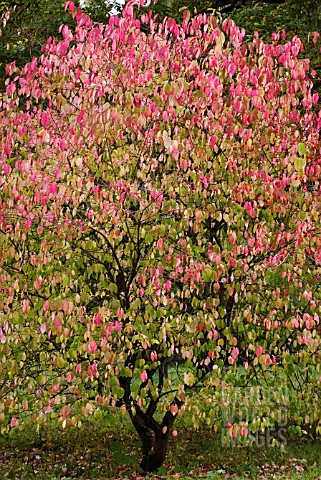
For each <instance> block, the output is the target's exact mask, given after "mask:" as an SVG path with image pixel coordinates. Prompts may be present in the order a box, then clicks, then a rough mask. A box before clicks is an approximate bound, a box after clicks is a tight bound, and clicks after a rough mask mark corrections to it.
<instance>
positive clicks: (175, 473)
mask: <svg viewBox="0 0 321 480" xmlns="http://www.w3.org/2000/svg"><path fill="white" fill-rule="evenodd" d="M138 462H139V442H138V438H137V436H136V433H135V432H134V430H133V428H132V426H131V424H130V422H129V421H128V420H127V417H125V418H124V417H119V423H118V424H117V425H116V426H115V427H113V428H111V427H108V426H107V425H105V424H104V422H103V421H100V422H99V421H98V420H95V419H88V420H86V422H85V423H84V426H83V428H82V429H70V430H60V429H57V428H48V430H47V432H46V435H45V439H41V438H40V436H39V434H37V433H36V432H35V431H33V430H30V429H29V430H21V431H20V432H16V433H15V435H6V436H3V437H1V438H0V477H1V480H7V479H10V480H34V479H37V480H71V479H82V480H91V479H96V480H98V479H99V480H104V479H111V478H112V479H126V478H127V479H134V478H138V479H139V478H143V474H142V472H139V467H138ZM145 478H148V479H166V478H173V479H174V478H178V479H182V480H187V479H201V478H203V479H216V480H219V479H228V478H231V479H232V478H233V479H239V480H241V479H253V480H254V479H255V480H259V479H261V480H264V479H293V480H294V479H302V480H317V479H318V480H319V479H320V478H321V442H320V441H319V440H318V441H314V440H312V439H311V438H301V439H294V440H288V441H287V444H286V445H285V447H284V449H280V448H272V447H271V448H269V447H240V446H236V447H226V446H225V447H224V446H222V442H221V436H220V435H215V434H214V433H213V431H211V430H208V429H205V428H204V429H203V430H201V431H191V430H187V429H179V433H178V437H177V438H176V439H175V440H173V441H172V442H171V444H170V449H169V452H168V457H167V461H166V464H165V466H164V467H163V468H162V470H161V472H160V473H159V474H158V475H149V476H147V477H145Z"/></svg>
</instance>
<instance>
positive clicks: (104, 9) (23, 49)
mask: <svg viewBox="0 0 321 480" xmlns="http://www.w3.org/2000/svg"><path fill="white" fill-rule="evenodd" d="M114 3H115V4H117V2H114ZM76 4H77V5H78V6H79V2H78V1H77V2H76ZM63 5H64V2H63V1H62V0H59V1H58V2H57V1H55V0H34V1H32V2H30V1H29V0H18V1H16V0H5V1H2V2H1V3H0V20H1V18H2V17H4V16H5V15H6V14H7V13H9V16H8V17H7V21H6V25H5V27H4V28H3V29H2V35H1V36H0V48H1V52H2V53H1V59H0V79H1V81H0V88H2V87H3V83H4V77H5V74H4V69H5V65H6V64H8V63H10V62H13V61H15V62H16V65H17V66H18V67H23V66H24V65H25V64H26V63H27V62H30V61H31V60H32V58H33V57H35V56H39V55H40V53H41V49H42V46H43V44H44V43H45V42H46V40H47V39H48V37H50V36H53V37H57V35H59V33H58V29H59V27H60V26H61V25H62V24H68V26H69V27H70V28H72V27H74V26H75V22H74V21H73V19H72V17H71V16H70V15H68V14H67V13H66V12H65V10H64V7H63ZM111 9H112V5H111V4H110V3H109V2H105V1H103V0H90V1H89V0H87V2H86V5H85V6H84V11H85V12H86V13H89V14H90V15H91V17H92V19H93V20H95V21H99V22H107V20H108V17H109V14H110V11H111ZM58 38H59V37H58ZM61 38H62V37H61ZM2 79H3V83H2Z"/></svg>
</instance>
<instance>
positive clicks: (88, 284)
mask: <svg viewBox="0 0 321 480" xmlns="http://www.w3.org/2000/svg"><path fill="white" fill-rule="evenodd" d="M134 3H135V2H134V1H131V2H129V3H128V4H127V5H126V8H125V10H124V11H123V17H122V18H118V17H116V16H112V17H111V18H110V20H109V23H108V24H107V25H106V26H104V25H103V24H95V23H93V22H92V20H91V19H90V17H89V16H87V15H84V14H83V13H82V12H81V11H80V10H78V9H76V8H75V7H74V4H73V3H72V2H68V3H67V7H68V8H69V11H70V12H71V14H72V15H73V17H74V18H75V20H76V22H77V26H76V28H75V33H73V32H72V30H71V29H70V28H69V27H68V26H65V27H63V28H62V30H61V33H62V35H63V40H62V41H59V42H58V41H55V40H53V39H49V40H48V42H47V44H46V47H45V50H44V53H43V55H42V56H41V57H40V59H39V60H37V59H34V60H33V61H32V62H31V63H30V64H27V65H26V66H25V67H24V68H23V69H22V70H21V71H20V72H17V71H16V67H15V65H14V64H11V65H9V66H8V67H7V72H8V74H11V75H12V81H11V83H9V84H8V86H7V90H6V94H3V95H2V97H1V113H0V115H1V122H0V128H1V138H2V143H1V160H0V162H1V163H0V168H1V177H0V186H1V200H0V248H1V250H0V252H1V255H0V291H1V297H0V298H1V300H0V325H1V328H0V352H1V357H2V362H1V363H0V379H1V386H0V421H1V422H2V429H3V430H4V431H6V430H7V429H12V428H16V427H18V426H19V425H22V424H27V425H28V424H30V422H34V423H37V424H42V423H45V422H47V421H49V420H50V419H57V420H58V422H59V424H60V425H61V427H62V428H65V427H71V426H76V425H78V424H79V422H80V421H81V418H82V416H88V415H91V414H93V415H97V416H99V415H101V414H102V413H103V412H104V411H106V410H107V409H108V408H110V406H112V407H113V408H114V407H120V408H122V410H123V412H124V413H126V412H127V413H128V414H129V416H130V418H131V420H132V423H133V425H134V427H135V429H136V431H137V433H138V435H139V437H140V439H141V441H142V455H143V458H142V463H141V466H142V468H143V469H144V470H145V471H155V470H157V469H158V467H160V466H161V465H162V464H163V462H164V459H165V455H166V451H167V446H168V442H169V439H170V437H171V435H173V434H174V435H176V431H175V430H173V425H174V422H175V419H176V418H177V416H178V415H183V413H184V409H186V411H187V412H188V415H190V417H189V418H190V419H191V422H192V424H193V426H195V427H197V426H198V425H200V424H202V422H203V421H206V423H207V424H209V425H214V427H215V428H218V423H219V421H220V419H219V418H218V417H217V416H216V412H217V405H218V402H219V401H220V400H222V398H223V395H224V394H225V392H227V394H228V401H233V392H235V389H237V388H238V387H243V388H245V387H246V386H249V387H251V388H254V387H255V386H260V385H261V384H262V383H266V385H267V386H268V388H269V389H270V390H273V389H275V388H276V386H278V385H280V386H282V388H283V387H284V386H286V385H288V387H289V392H290V393H289V395H288V397H289V412H292V413H291V421H292V422H293V423H294V424H298V425H303V424H304V423H307V422H310V423H312V424H314V425H315V426H316V427H317V431H319V430H318V429H319V426H318V422H320V411H321V410H320V409H316V408H315V405H316V404H317V403H318V402H320V380H321V376H320V375H321V374H320V363H319V361H320V348H319V347H320V335H319V332H318V324H319V315H320V300H321V299H320V266H321V235H320V220H319V214H318V212H319V211H320V185H319V178H320V171H321V164H320V139H319V131H320V124H321V119H320V116H319V115H318V113H317V109H316V112H315V106H317V104H318V95H317V94H312V93H311V89H312V81H311V77H310V74H309V61H308V60H304V59H299V58H298V54H299V52H300V49H301V42H300V40H299V39H298V38H293V39H292V40H291V41H288V42H286V43H284V44H279V43H278V40H277V38H275V39H274V40H273V42H272V43H271V44H267V43H264V42H263V41H261V40H260V39H259V37H258V36H256V37H255V38H254V40H253V42H252V43H250V44H243V38H244V34H245V32H244V31H243V30H240V29H239V28H238V27H236V26H235V24H234V22H233V21H231V20H228V21H227V20H226V21H224V22H223V23H222V25H221V26H219V25H218V21H217V19H216V17H215V16H212V15H210V16H206V15H204V14H203V15H200V16H198V17H196V18H192V19H191V18H190V16H189V13H188V12H185V14H184V22H183V24H182V26H181V27H179V26H178V25H177V24H176V22H175V21H174V20H173V19H167V20H165V21H164V22H163V23H162V24H161V25H156V24H155V23H154V20H153V17H152V14H151V13H150V14H148V15H146V16H145V17H143V18H142V19H141V21H142V22H145V23H146V24H148V25H149V28H148V30H149V33H148V34H145V33H143V32H142V31H141V29H140V22H139V21H138V20H137V19H136V18H135V17H134V16H133V12H132V9H133V5H134ZM282 395H283V394H282ZM244 397H246V395H245V396H244ZM231 399H232V400H231ZM226 401H227V400H226V397H225V402H226ZM244 401H245V400H244ZM277 409H278V406H277V405H275V404H272V403H271V405H268V410H267V412H268V413H266V412H265V413H264V412H263V410H262V411H260V415H261V419H260V417H259V419H257V418H256V419H255V422H254V421H253V422H246V419H244V418H240V419H239V423H237V422H236V423H235V424H233V425H232V426H231V429H230V430H229V432H230V435H231V436H233V437H235V436H237V435H239V436H240V437H242V438H245V439H246V438H247V436H248V434H249V433H251V432H255V431H257V429H258V428H260V426H261V425H262V426H264V425H266V422H269V424H273V422H276V418H277ZM222 428H224V425H223V426H222Z"/></svg>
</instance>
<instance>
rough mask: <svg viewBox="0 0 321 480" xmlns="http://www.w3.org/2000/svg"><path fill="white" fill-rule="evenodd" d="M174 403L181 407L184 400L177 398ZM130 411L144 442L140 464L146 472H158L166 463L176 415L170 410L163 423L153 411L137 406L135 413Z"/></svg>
mask: <svg viewBox="0 0 321 480" xmlns="http://www.w3.org/2000/svg"><path fill="white" fill-rule="evenodd" d="M173 404H176V405H177V406H178V407H179V408H180V407H181V405H183V402H181V401H179V400H175V401H174V402H173ZM152 411H153V413H154V409H152ZM128 413H129V415H130V418H131V420H132V422H133V425H134V427H135V429H136V431H137V433H138V435H139V438H140V440H141V442H142V461H141V464H140V466H141V468H142V469H143V470H144V472H156V471H157V470H158V469H159V467H161V466H162V465H163V463H164V460H165V457H166V453H167V449H168V442H169V439H170V436H171V433H172V427H173V423H174V421H175V415H173V414H172V413H171V412H170V411H168V412H167V413H166V414H165V416H164V418H163V421H162V423H158V422H157V421H156V420H155V419H154V418H153V416H152V414H151V411H148V410H147V412H143V411H142V410H141V409H140V408H139V407H137V409H136V412H135V414H133V413H132V411H130V410H129V411H128Z"/></svg>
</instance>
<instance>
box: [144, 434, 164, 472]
mask: <svg viewBox="0 0 321 480" xmlns="http://www.w3.org/2000/svg"><path fill="white" fill-rule="evenodd" d="M140 439H141V442H142V455H143V458H142V461H141V463H140V467H141V468H142V469H143V470H144V472H156V471H157V470H158V469H159V467H161V466H162V465H163V463H164V460H165V457H166V453H167V448H168V441H169V434H168V433H167V432H166V434H163V433H160V434H159V433H156V434H155V433H154V432H153V431H152V430H149V431H147V432H145V433H143V434H141V435H140Z"/></svg>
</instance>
